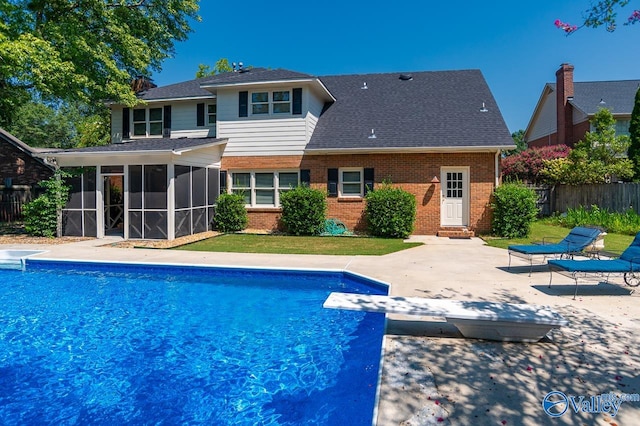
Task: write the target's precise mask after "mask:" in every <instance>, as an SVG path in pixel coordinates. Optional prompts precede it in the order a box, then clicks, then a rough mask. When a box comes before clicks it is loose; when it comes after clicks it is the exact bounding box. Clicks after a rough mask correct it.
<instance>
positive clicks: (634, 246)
mask: <svg viewBox="0 0 640 426" xmlns="http://www.w3.org/2000/svg"><path fill="white" fill-rule="evenodd" d="M548 264H549V274H550V275H551V276H550V277H549V287H551V278H552V277H553V272H558V273H560V274H562V275H567V276H569V277H571V278H573V279H574V280H575V282H576V292H575V294H574V295H573V297H574V298H575V297H576V295H577V294H578V278H579V277H581V276H587V275H598V276H605V277H606V279H607V281H608V280H609V275H611V274H623V277H624V282H625V284H627V285H628V286H630V287H637V286H638V285H639V284H640V232H638V233H637V234H636V237H635V238H634V240H633V242H632V243H631V245H630V246H629V247H627V249H626V250H625V251H624V252H622V254H621V255H620V257H618V258H617V259H606V260H599V259H598V260H595V259H588V260H568V259H554V260H550V261H549V262H548Z"/></svg>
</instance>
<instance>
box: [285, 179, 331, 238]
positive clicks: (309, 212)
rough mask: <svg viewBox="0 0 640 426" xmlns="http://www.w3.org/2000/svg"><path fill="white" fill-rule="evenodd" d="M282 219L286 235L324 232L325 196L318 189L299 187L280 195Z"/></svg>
mask: <svg viewBox="0 0 640 426" xmlns="http://www.w3.org/2000/svg"><path fill="white" fill-rule="evenodd" d="M280 204H281V205H282V217H281V218H280V220H281V221H282V224H283V225H284V226H285V229H286V231H287V233H289V234H292V235H317V234H320V233H321V232H322V231H323V230H324V221H325V216H326V214H327V199H326V194H325V193H324V192H323V191H321V190H319V189H312V188H309V187H308V186H306V185H300V186H298V187H296V188H293V189H291V190H289V191H285V192H282V193H281V194H280Z"/></svg>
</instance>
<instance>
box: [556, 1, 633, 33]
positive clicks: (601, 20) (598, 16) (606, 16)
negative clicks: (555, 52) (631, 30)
mask: <svg viewBox="0 0 640 426" xmlns="http://www.w3.org/2000/svg"><path fill="white" fill-rule="evenodd" d="M630 1H631V0H601V1H598V2H595V3H593V4H592V5H591V7H590V8H589V9H587V10H586V17H585V18H584V22H582V24H580V25H574V24H570V23H567V22H563V21H561V20H560V19H556V21H555V23H554V24H555V26H556V27H558V28H559V29H561V30H562V31H564V32H565V33H566V34H567V35H569V34H571V33H573V32H575V31H577V30H578V29H580V28H582V27H591V28H597V27H599V26H601V25H604V26H605V27H606V29H607V31H609V32H613V31H615V30H616V25H617V20H618V10H619V9H620V8H623V7H625V6H627V5H628V4H629V3H630ZM638 21H640V10H638V9H634V10H632V11H631V14H630V15H629V16H628V17H627V19H626V21H625V22H624V24H623V25H631V24H635V23H636V22H638Z"/></svg>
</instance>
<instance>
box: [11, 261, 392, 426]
mask: <svg viewBox="0 0 640 426" xmlns="http://www.w3.org/2000/svg"><path fill="white" fill-rule="evenodd" d="M331 291H350V292H358V293H366V294H386V287H385V286H384V285H380V284H376V283H375V282H373V281H371V280H368V279H366V278H364V277H360V276H357V275H352V274H348V273H343V272H335V271H334V272H331V271H325V272H321V271H290V270H287V271H285V270H260V269H234V268H212V267H196V266H162V265H139V264H104V263H93V262H73V263H70V262H59V261H46V260H32V259H28V260H27V268H26V270H25V271H16V270H0V324H3V326H2V327H1V328H0V423H2V424H33V423H37V424H87V423H91V424H125V423H126V424H159V423H163V424H215V425H228V424H234V425H236V424H237V425H253V424H256V425H300V424H319V425H321V424H324V425H336V424H349V425H358V424H362V425H364V424H367V425H370V424H371V422H372V416H373V412H374V405H375V395H376V386H377V382H378V369H379V363H380V352H381V350H380V349H381V342H382V336H383V332H384V330H383V329H384V316H383V315H382V314H371V313H363V312H355V311H340V310H333V309H323V308H322V303H323V302H324V300H325V298H326V297H327V295H328V294H329V293H330V292H331Z"/></svg>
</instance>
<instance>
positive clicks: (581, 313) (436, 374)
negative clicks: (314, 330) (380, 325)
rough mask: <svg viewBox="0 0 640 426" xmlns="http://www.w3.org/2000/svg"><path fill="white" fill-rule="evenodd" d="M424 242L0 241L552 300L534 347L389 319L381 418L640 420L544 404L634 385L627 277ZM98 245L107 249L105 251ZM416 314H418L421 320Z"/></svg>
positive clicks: (76, 255) (634, 334)
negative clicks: (256, 250)
mask: <svg viewBox="0 0 640 426" xmlns="http://www.w3.org/2000/svg"><path fill="white" fill-rule="evenodd" d="M411 240H413V241H416V240H417V241H422V242H424V243H425V245H423V246H420V247H415V248H412V249H408V250H405V251H401V252H397V253H392V254H389V255H386V256H316V255H271V254H235V253H203V252H188V251H170V250H157V249H156V250H154V249H134V248H117V247H109V246H107V247H104V246H103V245H109V244H113V243H114V242H117V241H118V240H114V239H109V238H107V239H104V240H87V241H80V242H74V243H69V244H61V245H37V246H36V245H32V244H24V243H13V244H0V249H16V248H38V249H45V250H49V252H48V253H44V254H43V255H42V256H41V257H46V258H61V259H84V260H108V261H137V262H169V263H187V264H207V265H237V266H267V267H286V268H291V267H294V268H314V269H316V268H331V269H345V270H348V271H353V272H357V273H360V274H363V275H367V276H370V277H372V278H376V279H379V280H382V281H385V282H387V283H390V284H391V290H390V294H392V295H398V296H422V297H430V298H450V299H459V300H484V301H495V302H511V303H532V304H537V305H548V306H550V307H552V308H553V309H555V310H556V311H558V312H559V313H560V314H562V315H563V316H564V317H565V318H566V319H567V320H568V321H569V322H570V324H569V326H567V327H564V328H562V329H556V330H553V331H552V332H551V333H550V334H549V339H548V340H547V341H544V342H541V343H535V344H523V343H501V342H488V341H481V340H471V339H464V338H461V337H460V335H459V333H457V330H456V329H455V328H453V327H452V326H451V325H449V324H447V323H446V322H443V321H444V320H443V319H441V318H428V317H425V318H415V317H413V318H402V317H399V316H390V317H389V318H390V319H389V322H388V330H387V336H386V337H385V343H384V344H385V358H384V367H383V373H382V384H381V388H380V402H379V407H378V423H377V424H378V425H380V426H387V425H403V426H409V425H412V426H415V425H442V424H453V425H485V424H486V425H545V424H550V425H574V424H582V425H636V424H640V402H623V403H622V405H621V406H620V407H619V411H618V412H617V414H616V415H615V416H613V415H612V413H609V414H607V413H585V412H578V413H575V412H574V411H573V410H572V409H569V410H568V411H567V412H566V413H565V414H564V415H562V416H561V417H558V418H551V417H549V416H548V415H547V414H546V413H545V412H544V411H543V409H542V400H543V398H544V397H545V395H546V394H547V393H549V392H551V391H561V392H563V393H565V394H566V395H574V396H577V397H579V396H584V400H583V402H584V403H585V404H586V402H589V401H590V397H591V396H597V395H601V394H608V393H609V392H612V393H614V394H616V395H618V394H622V393H624V394H637V393H640V291H638V293H631V292H630V288H629V287H625V286H624V283H623V281H622V278H619V277H616V278H612V279H611V280H610V283H609V284H606V283H604V282H600V283H598V282H597V280H596V281H583V282H582V283H583V284H581V285H580V287H579V290H578V298H577V299H576V300H572V298H573V292H574V289H575V285H574V284H573V281H572V280H571V279H569V278H566V277H563V276H560V275H557V274H554V277H553V283H554V285H552V287H551V288H547V284H548V282H549V273H548V271H547V268H546V267H545V266H538V267H534V269H533V270H534V272H533V274H531V277H529V276H528V273H529V265H528V263H526V262H524V261H523V260H521V259H518V258H514V259H513V261H512V268H511V270H510V271H508V270H507V265H508V263H509V257H508V254H507V251H506V250H502V249H497V248H492V247H487V246H485V245H484V244H483V242H482V240H480V239H478V238H472V239H468V240H461V239H447V238H438V237H432V236H415V237H412V238H411ZM101 246H103V247H101ZM417 320H420V321H417Z"/></svg>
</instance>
